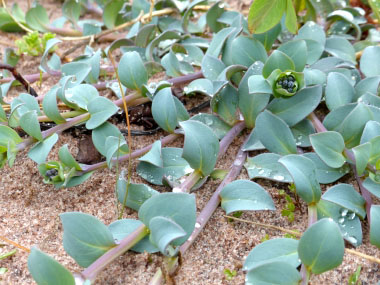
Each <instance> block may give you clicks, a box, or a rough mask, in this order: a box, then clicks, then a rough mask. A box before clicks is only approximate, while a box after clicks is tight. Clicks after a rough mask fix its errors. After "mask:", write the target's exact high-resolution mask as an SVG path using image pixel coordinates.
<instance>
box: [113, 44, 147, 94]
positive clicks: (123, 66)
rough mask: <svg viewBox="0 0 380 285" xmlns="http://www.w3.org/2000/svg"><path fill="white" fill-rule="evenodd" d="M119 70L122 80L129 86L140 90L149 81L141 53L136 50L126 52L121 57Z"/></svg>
mask: <svg viewBox="0 0 380 285" xmlns="http://www.w3.org/2000/svg"><path fill="white" fill-rule="evenodd" d="M118 72H119V76H120V81H121V83H123V85H125V86H127V88H130V89H133V90H140V89H141V86H142V85H143V84H146V83H147V82H148V73H147V71H146V69H145V67H144V63H143V61H142V59H141V57H140V54H139V53H138V52H136V51H132V52H126V53H125V54H123V56H122V57H121V59H120V62H119V67H118Z"/></svg>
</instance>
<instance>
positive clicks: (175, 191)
mask: <svg viewBox="0 0 380 285" xmlns="http://www.w3.org/2000/svg"><path fill="white" fill-rule="evenodd" d="M181 192H182V191H181V188H179V187H174V188H173V193H181Z"/></svg>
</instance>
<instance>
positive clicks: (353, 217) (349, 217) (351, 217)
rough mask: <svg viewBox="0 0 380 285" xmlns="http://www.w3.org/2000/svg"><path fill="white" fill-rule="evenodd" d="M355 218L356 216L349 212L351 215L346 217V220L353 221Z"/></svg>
mask: <svg viewBox="0 0 380 285" xmlns="http://www.w3.org/2000/svg"><path fill="white" fill-rule="evenodd" d="M355 216H356V214H355V213H354V212H351V213H350V214H349V215H348V219H349V220H353V219H355Z"/></svg>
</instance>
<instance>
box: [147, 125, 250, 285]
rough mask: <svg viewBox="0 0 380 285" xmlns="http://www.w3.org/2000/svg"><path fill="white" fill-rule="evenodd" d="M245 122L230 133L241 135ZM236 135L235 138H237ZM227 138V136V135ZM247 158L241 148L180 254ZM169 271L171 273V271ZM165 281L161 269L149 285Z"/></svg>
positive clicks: (195, 236) (216, 206)
mask: <svg viewBox="0 0 380 285" xmlns="http://www.w3.org/2000/svg"><path fill="white" fill-rule="evenodd" d="M242 123H244V122H240V123H238V124H236V125H235V126H234V128H235V127H236V128H235V129H234V130H230V132H229V133H231V136H232V133H235V134H236V135H237V134H239V133H240V132H241V131H242V130H243V129H244V128H245V125H244V124H242ZM236 135H235V136H236ZM226 136H227V135H226ZM243 145H244V144H243ZM246 158H247V153H246V152H245V151H243V150H242V148H240V150H239V152H238V153H237V155H236V158H235V160H234V162H233V164H232V165H231V166H230V171H229V172H228V174H227V175H226V177H225V178H224V179H223V181H222V183H220V185H219V186H218V188H217V189H216V190H215V192H214V194H213V195H212V197H211V198H210V200H209V201H208V202H207V204H206V206H205V207H204V208H203V210H202V211H201V213H200V214H199V215H198V217H197V220H196V227H195V229H194V231H193V232H192V234H191V235H190V237H189V238H188V239H187V241H186V242H185V243H184V244H182V245H181V246H180V253H181V255H183V254H184V253H185V252H186V250H188V249H189V247H190V246H191V245H192V244H193V243H194V241H195V239H196V238H197V237H198V235H199V234H200V233H201V231H202V230H203V228H204V227H205V225H206V223H207V222H208V221H209V219H210V218H211V216H212V214H213V213H214V212H215V210H216V209H217V208H218V205H219V204H220V197H219V194H220V192H221V191H222V189H223V188H224V186H226V185H227V184H228V183H230V182H232V181H233V180H235V179H236V177H237V176H238V175H239V173H240V171H241V169H242V168H243V165H244V162H245V160H246ZM177 266H178V262H177V263H175V264H173V265H172V268H170V269H171V270H173V268H175V267H177ZM170 269H169V271H170ZM162 281H163V274H162V270H161V269H159V270H158V271H157V272H156V273H155V275H154V276H153V278H152V279H151V281H150V282H149V285H158V284H161V283H162Z"/></svg>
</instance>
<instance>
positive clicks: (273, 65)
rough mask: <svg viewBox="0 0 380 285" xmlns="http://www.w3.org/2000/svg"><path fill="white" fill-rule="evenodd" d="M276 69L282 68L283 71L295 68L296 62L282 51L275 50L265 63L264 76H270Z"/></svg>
mask: <svg viewBox="0 0 380 285" xmlns="http://www.w3.org/2000/svg"><path fill="white" fill-rule="evenodd" d="M275 69H280V70H281V71H285V70H295V66H294V62H293V60H292V59H291V58H290V57H289V56H287V55H286V54H285V53H283V52H282V51H279V50H275V51H273V52H272V54H271V55H270V57H269V58H268V59H267V61H266V62H265V64H264V67H263V76H264V77H265V78H268V77H269V75H270V74H271V73H272V71H273V70H275Z"/></svg>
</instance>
